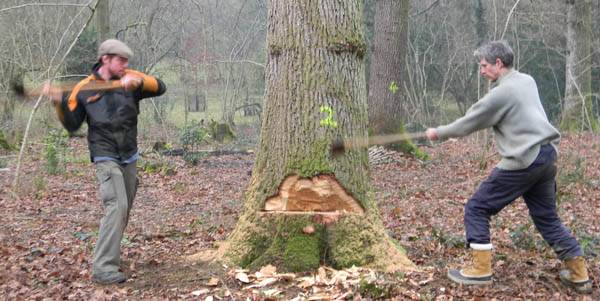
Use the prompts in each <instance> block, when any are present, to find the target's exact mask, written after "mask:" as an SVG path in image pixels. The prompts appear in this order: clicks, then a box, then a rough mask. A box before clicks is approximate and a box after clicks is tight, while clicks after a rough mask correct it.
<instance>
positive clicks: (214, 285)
mask: <svg viewBox="0 0 600 301" xmlns="http://www.w3.org/2000/svg"><path fill="white" fill-rule="evenodd" d="M38 147H39V145H33V146H32V147H31V148H30V150H29V154H28V156H27V160H25V163H24V164H23V166H22V176H21V181H20V183H21V184H20V185H19V193H18V198H16V197H15V195H13V194H12V193H11V192H10V186H11V182H12V180H13V175H14V170H15V166H14V164H9V165H8V167H7V169H6V168H5V169H3V170H2V171H0V184H1V185H2V186H1V188H0V211H1V212H2V213H1V217H0V296H2V297H0V299H7V300H58V299H70V300H71V299H74V300H125V299H129V300H163V299H190V300H248V299H250V300H256V299H260V300H264V299H271V300H274V299H282V300H288V299H294V298H297V300H309V299H310V300H330V299H336V298H339V299H377V298H382V299H392V298H393V299H399V300H405V299H407V300H469V299H476V300H486V299H497V300H579V299H584V300H600V289H599V288H598V283H599V282H600V256H599V255H600V206H599V201H600V136H596V135H591V134H582V135H570V136H566V137H564V139H563V141H562V142H561V155H560V159H559V162H558V165H559V175H558V177H557V179H558V191H559V213H560V216H561V217H562V219H563V221H564V223H565V224H566V225H567V226H568V227H569V228H570V229H571V230H572V231H573V232H574V233H575V234H576V236H577V237H578V239H579V241H580V243H581V244H582V246H583V248H584V250H585V253H586V257H587V260H588V265H589V268H590V275H591V278H592V279H593V281H594V292H593V294H592V295H587V296H583V297H582V296H579V295H577V294H576V293H575V292H574V291H572V290H571V289H568V288H565V287H563V286H562V285H561V284H560V280H559V279H558V276H557V275H558V271H559V269H560V267H561V265H560V262H559V261H558V260H557V259H556V257H555V256H554V253H553V252H552V250H551V249H550V248H549V247H548V245H547V244H545V243H544V241H543V240H542V238H541V237H540V235H539V234H538V232H537V231H536V230H535V229H534V227H533V225H532V222H531V219H530V218H529V216H528V213H527V208H526V206H525V205H524V202H523V201H522V200H521V199H519V200H517V201H515V202H514V203H513V204H511V205H509V206H508V207H507V208H505V210H503V211H502V212H501V213H500V214H499V215H497V216H495V217H494V218H493V219H492V223H491V224H492V240H493V243H494V247H495V250H494V261H493V267H494V282H493V284H491V285H487V286H479V287H470V286H461V285H457V284H454V283H452V282H451V281H449V280H448V279H447V278H446V270H447V268H448V267H456V266H460V265H461V264H462V263H463V261H464V260H465V259H466V258H467V257H466V256H465V255H466V250H465V248H464V238H463V237H464V234H463V231H464V227H463V206H464V204H465V203H466V201H467V199H468V198H469V196H470V195H471V194H472V193H473V191H474V190H475V188H476V187H477V185H478V183H479V182H481V181H482V180H483V179H484V178H485V177H486V176H487V175H488V174H489V172H490V170H491V169H492V168H493V165H494V164H495V163H496V162H497V160H498V157H497V156H496V155H494V150H493V149H492V150H489V151H488V152H487V153H486V154H485V155H483V156H482V155H481V153H482V147H481V146H480V145H479V143H476V141H475V137H468V138H463V139H458V140H448V141H445V142H443V143H440V144H435V145H433V146H429V147H424V150H426V151H427V152H428V153H429V154H430V155H431V160H429V161H427V162H420V161H418V160H415V159H413V158H410V157H407V156H404V155H402V154H398V153H396V154H394V155H393V159H394V160H393V162H391V163H387V164H381V165H377V166H374V167H373V168H372V170H371V177H372V184H373V186H374V189H375V192H376V195H377V198H376V199H377V200H378V202H379V203H378V204H379V208H380V211H381V214H382V218H383V221H384V223H385V226H386V228H387V230H388V231H389V234H390V235H391V236H392V237H394V238H395V239H396V240H398V241H399V242H400V244H401V245H402V246H404V247H405V248H406V250H407V254H408V257H409V258H410V259H411V260H412V261H413V262H414V263H416V265H417V266H418V267H419V268H420V271H418V272H412V273H395V274H383V273H379V272H374V271H369V270H365V269H359V268H353V269H347V270H344V271H336V270H333V269H331V268H328V267H322V268H320V269H319V270H318V271H315V272H313V273H303V274H280V273H277V271H273V270H272V269H271V270H270V269H269V267H265V268H264V269H263V271H262V272H261V273H260V274H256V273H255V271H240V270H236V268H235V267H227V266H223V265H220V264H214V263H204V262H202V261H198V260H196V259H195V256H191V255H194V254H199V253H201V252H203V251H206V250H211V249H213V248H214V247H215V246H216V245H217V244H218V243H219V242H221V241H223V240H225V239H226V237H227V235H228V234H229V233H230V232H231V231H232V229H233V227H234V225H235V222H236V219H237V217H238V215H239V213H240V210H241V209H242V207H243V201H244V197H243V195H244V189H245V187H246V185H247V183H248V181H249V179H250V174H251V172H252V165H253V160H254V156H253V155H224V156H211V157H207V158H204V159H202V160H201V161H200V162H199V164H198V165H196V166H191V165H187V164H185V163H184V161H183V160H182V159H181V157H149V156H145V157H143V159H142V161H141V162H140V165H141V166H142V167H140V169H139V171H138V175H139V177H140V180H141V185H140V187H139V190H138V195H137V197H136V200H135V203H134V208H133V210H132V212H131V219H130V223H129V226H128V228H127V231H126V236H125V238H124V239H123V246H122V258H123V260H124V262H123V265H122V269H123V270H124V271H125V273H126V274H127V275H128V276H129V279H128V280H127V282H125V283H123V284H119V285H109V286H101V285H97V284H94V283H92V282H91V281H90V265H91V252H92V250H93V246H94V243H95V240H96V237H97V230H98V225H99V222H100V219H101V217H102V207H101V203H100V201H99V200H98V198H97V185H96V179H95V175H94V168H93V166H92V165H91V164H90V163H89V162H86V160H73V161H72V162H70V163H68V164H66V169H65V170H64V171H63V172H61V173H59V174H57V175H50V174H48V173H46V172H45V171H44V167H43V165H44V159H43V157H42V155H41V150H36V148H38ZM69 151H70V152H72V153H78V154H87V147H86V142H85V138H77V139H71V140H70V146H69ZM83 157H84V158H85V156H83ZM482 158H483V159H482ZM151 163H152V164H151ZM244 276H247V277H248V279H245V277H244Z"/></svg>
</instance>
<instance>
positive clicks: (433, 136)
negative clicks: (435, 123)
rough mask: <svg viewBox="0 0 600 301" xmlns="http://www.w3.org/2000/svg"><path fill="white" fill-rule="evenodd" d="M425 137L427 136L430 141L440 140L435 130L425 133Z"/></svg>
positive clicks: (430, 129) (428, 130) (429, 129)
mask: <svg viewBox="0 0 600 301" xmlns="http://www.w3.org/2000/svg"><path fill="white" fill-rule="evenodd" d="M425 135H427V138H428V139H429V140H432V141H433V140H438V138H439V137H438V134H437V131H436V130H435V129H434V128H428V129H427V131H425Z"/></svg>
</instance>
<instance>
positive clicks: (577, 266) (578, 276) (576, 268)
mask: <svg viewBox="0 0 600 301" xmlns="http://www.w3.org/2000/svg"><path fill="white" fill-rule="evenodd" d="M564 263H565V267H566V269H563V270H561V271H560V280H561V281H562V283H564V284H565V285H567V286H570V287H572V288H574V289H575V290H576V291H577V292H578V293H582V294H589V293H591V292H592V281H591V280H590V277H589V276H588V272H587V267H586V265H585V259H584V258H583V257H582V256H577V257H573V258H569V259H567V260H565V261H564Z"/></svg>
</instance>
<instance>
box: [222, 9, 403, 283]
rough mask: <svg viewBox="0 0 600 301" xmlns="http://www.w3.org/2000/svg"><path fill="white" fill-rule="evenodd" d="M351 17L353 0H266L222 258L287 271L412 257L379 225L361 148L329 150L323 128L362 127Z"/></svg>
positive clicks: (357, 18)
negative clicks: (253, 150)
mask: <svg viewBox="0 0 600 301" xmlns="http://www.w3.org/2000/svg"><path fill="white" fill-rule="evenodd" d="M361 17H362V1H358V0H357V1H317V2H316V3H315V2H314V1H308V0H302V1H269V2H268V24H267V29H268V34H267V47H268V62H267V66H266V81H267V86H266V99H267V101H266V104H265V112H266V115H265V116H266V118H265V119H263V123H262V128H261V141H260V148H259V151H258V153H257V157H256V163H255V166H254V170H253V173H252V179H251V182H250V184H249V187H248V190H247V194H246V195H247V196H246V202H245V206H244V212H243V213H242V215H241V217H240V219H239V221H238V223H237V225H236V228H235V230H234V231H233V233H232V234H231V236H230V238H229V240H228V243H227V244H225V245H224V246H222V248H221V250H220V251H221V252H220V254H224V257H223V258H225V259H227V260H230V261H233V262H234V263H236V264H239V265H241V266H244V267H251V268H258V267H261V266H262V265H266V264H269V263H270V264H273V265H276V266H279V267H280V268H281V269H284V270H291V271H302V270H309V269H314V268H316V267H318V266H319V264H320V263H321V262H322V261H323V262H325V263H327V264H331V265H333V266H334V267H349V266H352V265H358V266H373V267H377V268H381V269H386V270H395V269H410V268H411V267H412V263H411V262H410V261H409V260H408V259H407V258H406V256H405V255H404V253H403V252H402V251H401V250H400V249H398V247H397V246H396V245H395V244H394V243H393V242H392V240H391V239H390V238H389V237H388V235H387V234H386V232H385V230H384V228H383V224H382V221H381V219H380V216H379V211H378V209H377V205H376V202H375V200H374V196H373V193H372V192H371V188H370V184H369V177H368V162H367V155H366V152H365V151H364V150H361V151H352V152H350V153H348V154H347V155H346V156H343V157H340V158H332V157H330V155H329V145H330V141H331V139H332V138H334V137H336V136H338V135H341V136H355V135H357V136H366V135H367V110H366V109H367V108H366V90H365V72H364V71H365V70H364V54H365V51H366V49H365V42H364V36H363V26H362V25H363V24H362V19H361ZM322 108H328V109H325V110H323V109H322ZM321 111H325V112H326V114H328V116H325V117H324V116H323V114H322V113H321Z"/></svg>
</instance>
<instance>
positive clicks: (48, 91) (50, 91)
mask: <svg viewBox="0 0 600 301" xmlns="http://www.w3.org/2000/svg"><path fill="white" fill-rule="evenodd" d="M42 95H44V96H46V97H48V98H49V99H50V100H51V101H52V102H53V103H55V104H58V103H60V102H61V101H62V96H63V91H62V89H61V88H59V87H56V86H54V85H52V84H51V83H50V82H49V81H48V82H45V83H44V84H43V85H42Z"/></svg>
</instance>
